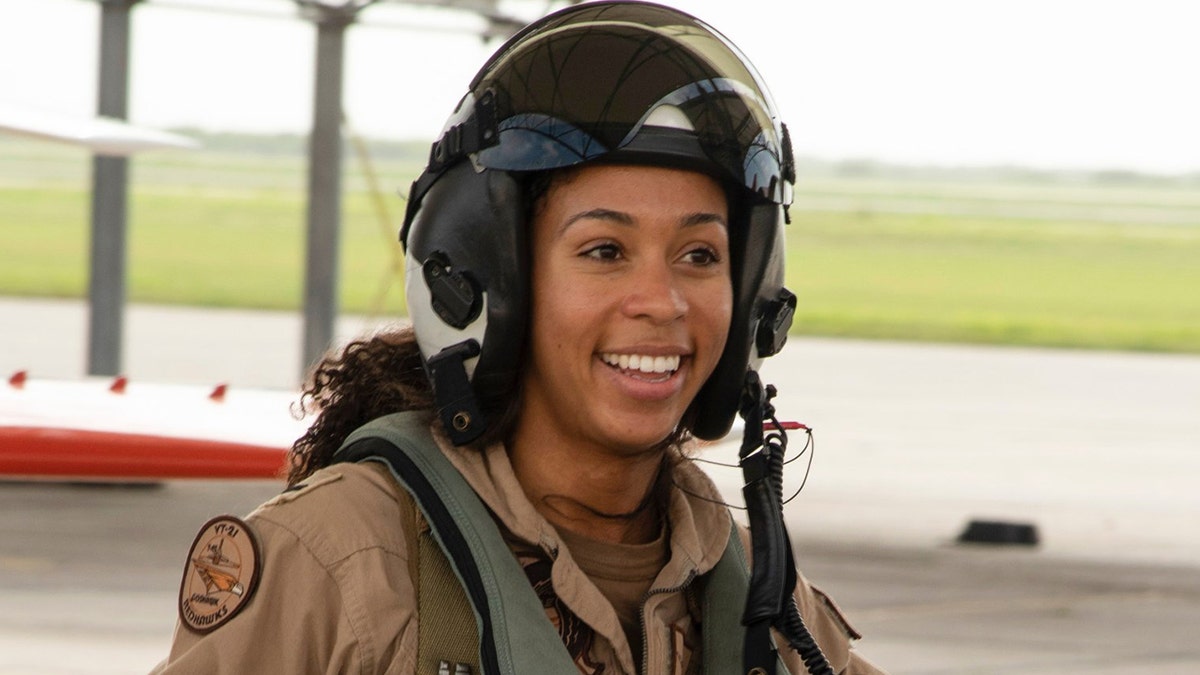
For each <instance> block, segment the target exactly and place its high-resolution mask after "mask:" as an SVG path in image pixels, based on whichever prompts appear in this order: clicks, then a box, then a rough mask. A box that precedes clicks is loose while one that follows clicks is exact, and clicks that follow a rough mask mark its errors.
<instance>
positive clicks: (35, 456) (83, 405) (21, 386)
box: [0, 371, 307, 482]
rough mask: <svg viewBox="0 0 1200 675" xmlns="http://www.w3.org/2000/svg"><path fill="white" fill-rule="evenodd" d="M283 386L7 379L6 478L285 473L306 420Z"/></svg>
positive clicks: (1, 475) (1, 433) (1, 415)
mask: <svg viewBox="0 0 1200 675" xmlns="http://www.w3.org/2000/svg"><path fill="white" fill-rule="evenodd" d="M296 398H297V396H296V395H295V394H293V393H291V392H288V391H284V390H268V389H236V388H231V387H227V386H225V385H217V386H216V387H214V388H212V389H211V390H210V389H207V388H205V387H200V386H195V385H171V384H155V383H148V382H137V381H130V380H128V379H127V378H124V377H118V378H116V379H109V378H86V379H83V380H78V381H67V380H39V379H33V378H30V377H28V375H27V374H26V372H25V371H18V372H17V373H14V374H13V375H12V376H11V377H9V378H8V382H7V383H6V384H0V479H20V480H56V481H62V480H72V481H74V480H80V481H87V482H109V481H115V482H136V481H160V480H170V479H187V478H208V479H224V478H249V479H264V478H265V479H270V478H278V477H280V476H281V475H282V472H284V471H285V466H286V455H287V451H288V448H290V447H291V444H292V442H293V441H294V440H295V439H296V438H298V437H299V436H300V435H301V434H303V433H304V430H305V429H306V428H307V427H306V423H305V422H302V421H300V420H297V419H295V418H294V417H293V416H292V415H291V413H290V408H291V404H292V403H293V402H294V401H295V400H296Z"/></svg>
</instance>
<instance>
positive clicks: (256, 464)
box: [0, 426, 287, 479]
mask: <svg viewBox="0 0 1200 675" xmlns="http://www.w3.org/2000/svg"><path fill="white" fill-rule="evenodd" d="M286 461H287V448H280V447H269V446H262V445H251V444H248V443H234V442H230V441H218V440H203V439H195V438H172V437H169V436H153V435H147V434H125V433H115V432H108V431H88V430H81V429H48V428H45V427H9V426H0V476H11V477H23V478H67V477H80V478H97V479H114V478H115V479H123V478H128V479H173V478H279V477H280V476H281V475H282V473H283V471H284V467H285V465H286Z"/></svg>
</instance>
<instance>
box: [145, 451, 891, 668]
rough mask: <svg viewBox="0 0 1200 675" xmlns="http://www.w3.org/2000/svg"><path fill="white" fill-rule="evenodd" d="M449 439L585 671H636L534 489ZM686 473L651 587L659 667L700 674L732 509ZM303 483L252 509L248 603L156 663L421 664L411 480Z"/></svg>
mask: <svg viewBox="0 0 1200 675" xmlns="http://www.w3.org/2000/svg"><path fill="white" fill-rule="evenodd" d="M440 443H441V445H442V447H443V451H444V452H445V453H446V454H447V456H448V457H449V458H450V460H451V462H452V463H453V464H454V465H455V467H456V468H457V469H458V470H459V471H460V472H461V473H462V474H463V475H464V477H465V478H466V479H467V481H468V483H470V485H471V486H472V488H473V489H474V490H475V491H476V492H477V493H478V494H479V496H480V498H481V499H482V501H483V502H484V504H485V505H487V507H488V508H489V509H491V511H492V512H493V513H494V514H495V517H496V519H497V520H498V521H499V523H500V525H501V529H502V531H503V532H504V534H505V538H506V539H507V540H508V541H510V543H511V544H512V545H513V547H514V550H516V551H518V553H519V557H520V558H522V562H523V563H524V559H525V558H526V556H527V555H528V553H529V552H530V551H532V552H533V553H534V554H536V555H540V557H541V558H542V560H543V561H544V562H545V565H543V567H548V574H549V577H550V581H551V583H552V589H553V590H552V592H553V593H554V594H556V596H557V599H558V600H559V601H560V602H559V603H556V607H558V609H557V610H555V611H556V612H562V611H563V609H562V608H563V607H565V612H566V613H567V614H569V615H571V616H570V618H571V619H573V620H572V621H571V622H568V621H566V618H567V617H563V616H560V615H555V614H554V612H552V615H553V616H554V618H555V619H556V621H555V624H556V625H560V626H561V625H567V624H568V623H570V624H571V625H573V626H575V628H574V629H573V630H572V632H571V635H570V637H569V638H566V639H564V644H566V645H567V647H568V651H569V652H570V653H571V655H572V657H574V658H575V661H576V664H577V665H578V666H579V669H580V671H581V672H583V673H598V672H603V673H604V674H605V675H634V673H635V672H636V671H635V666H634V663H635V660H634V657H633V655H632V654H631V652H630V647H629V644H628V641H627V639H626V637H625V633H624V631H623V630H622V627H621V623H620V621H619V620H618V618H617V615H616V612H615V611H614V610H613V608H612V605H611V604H610V603H609V602H608V601H607V600H606V599H605V597H604V596H603V595H601V593H600V591H599V590H598V589H597V588H596V586H595V585H594V584H593V583H592V582H591V581H590V580H589V579H588V578H587V576H586V575H584V573H583V572H582V571H581V570H580V569H579V567H578V566H577V565H576V564H575V562H574V561H573V560H572V558H571V554H570V551H568V550H567V548H566V547H565V546H563V545H562V544H561V540H560V538H559V536H558V534H557V532H556V531H555V530H554V528H553V527H552V526H551V525H550V524H549V523H548V522H547V521H546V520H545V519H544V518H543V517H542V516H541V515H540V514H539V513H538V512H537V510H536V509H535V508H534V506H533V504H531V503H530V502H529V500H528V499H527V498H526V496H525V493H524V491H523V490H522V489H521V487H520V485H519V484H518V483H517V479H516V476H515V475H514V474H513V470H512V466H511V465H510V463H509V461H508V457H507V455H506V454H505V452H504V450H503V448H502V447H499V446H496V447H492V448H490V449H488V450H487V451H486V453H480V452H478V451H475V450H470V449H463V448H455V447H452V446H449V444H448V443H445V442H444V441H440ZM674 481H675V484H676V485H678V486H680V487H681V488H682V490H678V489H677V490H672V492H671V497H670V503H669V506H668V512H669V521H670V526H669V533H670V558H669V560H668V562H667V564H666V566H665V567H664V568H663V569H662V571H661V572H660V573H659V575H658V577H657V579H656V581H655V583H654V585H653V589H660V590H662V589H667V590H666V591H665V592H655V591H654V590H653V589H652V591H651V593H650V594H649V595H648V599H647V601H646V603H645V608H644V611H643V617H644V625H645V629H646V630H645V652H644V653H645V655H646V660H645V669H644V672H645V673H647V674H648V675H658V674H664V675H665V674H672V675H684V674H685V673H689V672H697V671H695V670H694V669H695V668H697V667H698V662H699V658H698V655H696V656H697V658H696V659H695V660H694V661H693V659H692V657H693V655H694V654H693V651H692V650H693V649H694V645H695V643H696V642H698V640H696V639H695V636H696V634H697V633H698V631H697V630H696V626H695V625H694V623H693V620H692V613H695V612H696V611H697V609H696V606H695V603H694V602H692V601H690V600H689V595H690V593H689V591H688V590H686V589H687V587H688V586H689V585H690V582H691V580H692V579H694V578H695V577H696V576H698V575H701V574H704V573H705V572H707V571H708V570H710V569H711V568H712V567H713V565H715V564H716V562H717V560H718V559H719V557H720V555H721V554H722V552H723V551H724V550H725V546H726V543H727V540H728V533H729V528H730V516H729V512H728V509H727V508H725V507H724V506H721V505H719V504H714V503H711V502H708V501H705V500H704V499H700V498H697V497H694V496H691V495H689V494H687V493H692V495H700V496H702V497H706V498H708V499H714V500H715V499H719V495H718V493H717V490H716V488H715V486H714V485H713V484H712V482H711V481H710V480H709V479H708V477H707V476H706V475H704V473H703V472H702V471H700V470H699V469H698V468H696V467H695V466H693V465H692V464H691V463H690V462H684V463H682V464H681V465H680V466H678V467H677V468H676V469H675V470H674ZM304 483H305V485H306V486H307V487H304V488H303V489H300V490H296V491H292V492H286V493H284V494H281V495H279V496H278V497H276V498H274V499H272V500H271V501H269V502H267V503H266V504H264V505H263V506H261V507H259V508H258V509H257V510H256V511H255V512H254V513H252V514H251V515H250V516H249V517H248V518H247V522H248V523H249V524H250V526H251V527H252V528H253V530H254V531H255V533H256V534H257V536H258V539H259V541H260V543H261V551H262V552H261V558H262V568H261V572H260V578H259V583H258V587H257V589H256V591H255V592H254V595H253V597H251V599H250V600H249V601H248V602H247V604H246V605H245V607H244V608H243V609H242V611H241V612H240V613H238V614H237V615H236V616H234V618H232V619H231V620H229V621H228V622H227V623H225V624H224V625H221V626H220V627H219V628H217V629H216V630H213V631H212V632H210V633H207V634H205V635H199V634H197V633H195V632H193V631H191V630H190V629H188V628H186V627H184V626H182V625H177V626H176V630H175V640H174V643H173V645H172V647H171V652H170V656H169V657H168V659H167V660H166V661H164V662H163V663H161V664H159V666H158V667H157V668H156V670H155V671H154V672H156V673H316V672H324V673H399V674H405V675H407V674H410V673H414V669H415V663H416V654H417V644H416V643H417V621H418V618H419V617H418V616H417V613H416V610H415V607H416V599H415V591H414V589H413V584H412V582H411V579H410V578H409V576H408V572H407V570H408V563H407V556H408V554H407V551H406V550H405V548H406V545H405V541H406V540H405V535H404V532H403V531H402V528H401V527H400V526H399V525H398V523H400V522H401V520H400V518H401V516H400V511H399V507H398V502H397V498H398V494H399V490H400V489H401V488H400V487H399V486H398V485H397V484H396V482H395V480H394V479H393V478H392V476H391V475H390V473H389V472H388V470H387V469H386V468H385V467H383V466H382V465H380V464H377V463H365V464H337V465H334V466H331V467H328V468H326V469H323V470H321V471H319V472H317V473H315V474H314V475H313V476H311V477H310V478H309V479H308V480H306V481H304ZM685 491H686V492H685ZM747 550H748V547H747ZM527 571H528V568H527ZM796 596H797V600H798V603H799V606H800V609H801V613H802V615H803V617H804V620H805V623H806V624H807V625H808V627H809V629H810V630H811V632H812V634H813V636H814V638H815V639H816V641H817V643H818V644H819V645H820V646H821V648H822V650H823V651H824V653H825V655H826V656H827V658H828V659H829V662H830V664H831V665H832V666H833V668H834V670H835V671H836V672H838V673H845V674H846V675H870V674H873V673H882V672H883V671H881V670H878V669H877V668H876V667H874V666H872V665H871V664H870V663H868V662H867V661H866V660H865V659H863V658H862V657H861V656H859V655H858V654H857V653H856V652H854V651H853V650H852V648H851V643H852V641H853V640H854V639H857V638H858V637H859V636H858V635H857V633H855V632H854V630H853V629H852V628H851V627H850V625H849V624H848V623H847V622H846V621H845V620H844V619H843V618H842V616H841V614H840V613H839V612H838V610H837V609H836V608H835V607H834V606H833V604H832V603H831V602H830V601H829V600H828V598H826V596H825V595H824V594H822V593H821V592H820V591H818V590H816V589H815V588H813V587H812V586H811V585H809V584H808V582H807V581H806V580H804V579H803V578H801V582H800V584H799V586H798V588H797V591H796ZM693 599H694V598H693ZM689 607H690V608H691V609H690V611H689ZM548 611H549V610H548ZM733 611H737V612H740V611H741V608H734V609H733ZM574 619H577V620H574ZM580 628H582V630H580ZM777 641H778V640H777ZM781 653H782V654H783V658H784V661H785V663H786V664H787V666H788V668H789V670H790V671H791V673H792V674H793V675H799V674H801V673H804V672H806V671H805V670H804V666H803V664H802V663H801V662H800V659H799V657H798V656H797V655H796V654H795V653H793V652H792V651H791V650H790V649H786V648H785V649H783V650H782V652H781ZM689 664H691V668H689ZM431 675H432V674H431Z"/></svg>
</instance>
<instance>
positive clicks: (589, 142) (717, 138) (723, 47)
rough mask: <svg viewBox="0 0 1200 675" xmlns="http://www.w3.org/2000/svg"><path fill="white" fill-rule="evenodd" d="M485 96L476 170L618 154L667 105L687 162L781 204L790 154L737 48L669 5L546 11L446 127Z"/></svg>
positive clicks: (489, 68) (785, 199)
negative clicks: (487, 114) (489, 133)
mask: <svg viewBox="0 0 1200 675" xmlns="http://www.w3.org/2000/svg"><path fill="white" fill-rule="evenodd" d="M484 98H489V99H490V100H491V101H494V104H493V105H494V107H495V110H494V119H495V122H496V130H497V131H498V135H497V139H498V141H497V142H496V143H495V144H494V145H490V146H488V147H485V148H483V149H482V150H480V151H479V152H477V153H476V154H475V161H476V162H477V163H478V164H480V165H482V166H484V167H486V168H491V169H500V170H506V171H534V170H545V169H555V168H561V167H566V166H571V165H573V164H578V163H580V162H584V161H589V160H594V159H598V158H601V157H603V156H605V155H609V154H610V153H619V152H620V151H621V150H622V149H623V148H627V147H629V146H630V144H631V143H632V142H633V141H634V140H635V139H636V138H637V137H638V134H639V133H640V132H641V131H642V129H643V127H647V128H648V127H652V126H657V124H658V123H657V122H654V123H652V124H646V121H647V118H649V117H650V115H651V113H653V112H654V111H655V110H656V109H659V108H660V107H662V106H669V107H671V108H673V109H674V110H673V111H672V113H675V112H676V111H677V112H681V113H682V114H683V116H685V117H686V124H685V125H684V126H685V127H686V126H690V127H691V129H690V131H691V132H692V133H694V135H695V137H696V140H697V141H698V145H699V148H700V152H702V153H703V157H698V158H697V160H699V161H701V162H703V163H704V164H706V165H708V166H710V167H711V169H712V170H713V171H714V172H716V173H719V174H721V175H724V176H726V177H727V178H728V179H729V180H731V181H733V182H734V183H735V184H742V185H744V186H745V187H746V188H748V189H749V190H751V191H752V192H754V193H756V194H758V195H760V196H762V197H764V198H766V199H769V200H770V201H773V202H775V203H779V204H787V203H789V202H790V201H791V179H792V171H791V167H790V163H791V157H790V150H789V149H787V148H785V147H784V141H783V137H782V133H781V125H780V121H779V119H778V116H777V115H776V113H775V107H774V104H773V103H772V101H771V98H770V94H769V93H768V92H767V90H766V88H765V87H764V86H763V85H762V83H761V80H760V78H759V76H758V74H757V73H756V72H755V71H754V69H753V66H751V65H750V63H749V62H748V61H747V60H746V59H745V57H744V56H742V54H741V52H740V51H738V49H737V48H736V47H734V46H733V45H732V44H731V43H730V42H729V41H728V40H726V39H725V38H724V37H723V36H721V35H720V34H719V33H717V32H716V31H715V30H713V29H712V28H710V27H709V26H707V25H706V24H704V23H703V22H701V21H699V20H698V19H696V18H694V17H691V16H688V15H687V14H683V13H681V12H679V11H677V10H674V9H669V8H666V7H661V6H658V5H651V4H634V3H618V4H605V3H596V4H587V5H582V6H576V7H572V8H569V9H567V10H564V11H561V12H558V13H556V14H553V15H551V16H550V17H547V18H546V19H543V20H541V21H539V22H536V23H534V24H532V25H530V26H529V27H527V28H526V29H525V30H524V31H522V32H521V33H520V34H518V35H517V36H515V37H514V38H512V39H511V40H509V42H508V43H507V44H505V45H504V46H503V47H501V49H500V50H499V51H498V52H497V53H496V55H495V56H493V57H492V59H491V60H490V61H489V62H488V63H487V64H486V65H485V66H484V68H483V70H482V71H480V73H479V75H477V76H476V78H475V81H474V82H473V83H472V85H471V91H470V93H469V94H468V95H467V97H466V98H465V99H464V100H463V102H462V104H460V107H459V111H458V112H457V113H456V114H455V116H454V117H452V118H451V120H450V121H449V123H448V125H447V126H448V127H449V126H452V125H454V124H459V123H463V122H466V121H467V120H468V118H470V117H471V116H472V115H474V114H475V102H476V101H478V100H481V99H484ZM676 117H678V115H676ZM656 119H658V118H656ZM643 155H644V153H643ZM618 157H619V154H614V155H613V159H616V158H618Z"/></svg>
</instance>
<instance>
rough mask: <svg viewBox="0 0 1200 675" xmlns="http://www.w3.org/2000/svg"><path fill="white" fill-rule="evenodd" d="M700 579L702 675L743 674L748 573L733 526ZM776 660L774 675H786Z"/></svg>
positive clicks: (736, 532)
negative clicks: (720, 550)
mask: <svg viewBox="0 0 1200 675" xmlns="http://www.w3.org/2000/svg"><path fill="white" fill-rule="evenodd" d="M702 579H703V580H704V593H703V596H702V599H701V605H700V606H701V611H702V612H703V615H702V616H703V624H702V627H701V633H702V635H701V639H702V645H703V647H702V651H701V655H702V656H701V658H702V660H703V668H704V670H703V672H704V673H705V675H718V674H722V673H740V672H743V671H744V668H743V663H742V652H743V649H744V647H745V645H744V643H743V640H744V637H745V635H746V627H745V626H743V625H742V610H743V609H744V608H745V606H746V596H747V594H748V593H749V590H750V570H749V569H748V567H747V566H746V550H745V548H743V546H742V539H741V537H740V536H738V531H737V525H736V524H733V525H732V526H731V527H730V530H729V542H728V543H726V544H725V552H724V553H722V554H721V559H720V560H719V561H718V562H717V564H716V566H715V567H713V568H712V570H710V571H709V572H708V574H705V575H704V577H702ZM776 660H777V663H776V665H775V672H776V673H783V674H786V673H787V672H788V669H787V666H786V665H784V663H783V660H782V659H780V658H778V656H777V658H776Z"/></svg>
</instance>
